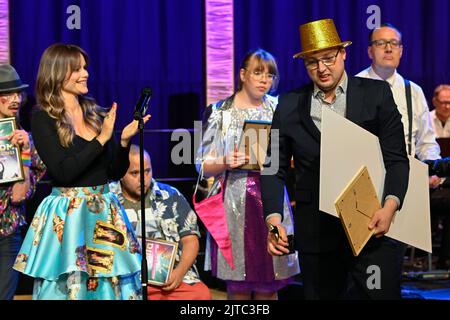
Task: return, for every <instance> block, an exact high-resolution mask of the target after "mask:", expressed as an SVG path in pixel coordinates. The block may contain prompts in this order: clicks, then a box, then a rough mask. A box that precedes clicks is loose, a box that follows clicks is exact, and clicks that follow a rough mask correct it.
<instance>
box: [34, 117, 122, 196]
mask: <svg viewBox="0 0 450 320" xmlns="http://www.w3.org/2000/svg"><path fill="white" fill-rule="evenodd" d="M31 132H32V134H33V140H34V143H35V146H36V149H37V151H38V154H39V156H40V157H41V159H42V160H43V161H44V163H45V165H46V166H47V173H48V175H49V177H50V179H52V180H53V185H54V186H55V187H88V186H98V185H102V184H105V183H107V182H108V180H119V179H120V178H122V177H123V176H124V175H125V173H126V172H127V170H128V167H129V165H130V162H129V158H128V153H129V150H130V147H129V146H128V147H127V148H123V147H122V146H121V145H118V144H117V142H116V141H115V139H114V136H113V137H112V138H111V139H110V140H109V141H108V142H107V143H106V144H105V145H104V146H102V145H101V144H100V142H98V141H97V139H95V138H94V139H93V140H91V141H88V140H85V139H83V138H82V137H80V136H77V135H75V137H74V139H73V143H72V144H71V145H70V146H69V147H68V148H64V147H63V146H62V145H61V143H60V141H59V138H58V133H57V131H56V120H55V119H53V118H51V117H50V116H49V115H48V114H47V112H45V111H44V110H39V111H37V112H35V113H34V114H33V117H32V119H31Z"/></svg>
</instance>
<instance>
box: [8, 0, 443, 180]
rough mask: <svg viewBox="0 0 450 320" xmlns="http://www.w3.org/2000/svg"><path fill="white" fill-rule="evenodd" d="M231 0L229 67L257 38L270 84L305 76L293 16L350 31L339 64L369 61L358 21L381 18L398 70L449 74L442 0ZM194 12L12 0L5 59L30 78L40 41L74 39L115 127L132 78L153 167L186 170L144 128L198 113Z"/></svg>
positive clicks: (200, 4)
mask: <svg viewBox="0 0 450 320" xmlns="http://www.w3.org/2000/svg"><path fill="white" fill-rule="evenodd" d="M205 1H206V0H205ZM230 2H233V1H232V0H230ZM233 3H234V44H235V48H234V56H235V73H237V71H238V68H239V64H240V61H241V59H242V57H243V56H244V54H245V52H246V51H247V50H249V49H252V48H255V47H262V48H264V49H266V50H268V51H270V52H272V53H273V54H274V55H275V57H276V58H277V60H278V64H279V68H280V73H281V81H280V86H279V92H283V91H286V90H289V89H292V88H295V87H297V86H299V85H301V84H303V83H305V82H306V81H307V75H306V72H305V69H304V67H303V62H302V60H295V59H292V55H293V54H294V53H296V52H298V51H299V49H300V43H299V32H298V26H299V25H300V24H302V23H306V22H310V21H312V20H316V19H322V18H333V19H334V21H335V23H336V26H337V29H338V31H339V33H340V35H341V37H342V40H351V41H353V44H352V45H351V46H350V47H348V49H347V70H348V72H349V74H356V73H357V72H359V71H360V70H362V69H364V68H366V67H367V66H368V65H369V63H370V62H369V59H368V57H367V44H368V33H369V28H368V26H370V24H373V23H376V22H377V21H378V22H384V21H388V22H391V23H393V24H395V25H397V26H398V28H400V29H401V30H402V31H403V41H404V53H403V58H402V62H401V66H400V68H399V71H400V73H401V74H403V75H404V76H405V77H406V78H409V79H411V80H413V81H414V82H416V83H418V84H419V85H421V86H422V87H423V89H424V92H425V94H426V96H427V98H428V100H430V98H431V94H432V91H433V89H434V87H435V86H436V85H437V84H439V83H442V82H447V83H448V82H450V79H449V75H448V74H449V70H450V55H449V54H448V52H449V49H450V48H449V46H450V44H449V41H450V40H449V38H450V37H449V30H450V20H449V19H448V15H449V12H450V1H448V0H397V1H392V0H339V1H333V0H315V1H309V0H308V1H301V0H234V2H233ZM77 8H78V9H79V10H80V12H79V13H78V12H77ZM77 14H78V15H77ZM225 16H226V15H225ZM77 17H79V19H78V20H77ZM204 21H205V20H204V1H202V0H190V1H184V0H127V1H125V0H123V1H119V0H95V1H92V0H39V1H35V0H14V1H10V34H11V37H10V41H11V60H12V63H13V64H14V66H15V67H16V68H17V70H18V71H19V73H20V74H21V76H22V78H23V80H24V81H26V82H27V83H30V84H31V87H30V88H33V87H34V79H35V78H36V73H37V67H38V61H39V58H40V56H41V54H42V52H43V50H44V49H45V48H46V47H47V46H48V45H50V44H52V43H54V42H67V43H75V44H79V45H81V46H82V47H83V48H84V49H86V51H87V52H88V53H89V55H90V57H91V64H90V66H89V72H90V80H89V88H90V93H91V94H92V96H94V97H95V98H96V99H97V100H98V102H99V104H101V105H102V106H105V107H109V106H110V104H111V102H112V101H117V102H118V103H119V111H118V112H119V117H118V123H117V127H118V128H122V127H123V126H124V125H125V124H126V122H127V121H129V120H130V118H131V115H132V108H133V106H134V104H135V102H136V100H137V99H138V97H139V93H140V90H141V88H142V87H144V86H151V87H152V88H153V92H154V94H153V98H152V100H151V106H150V110H149V111H150V113H151V114H152V115H153V117H152V119H151V122H150V123H149V124H148V125H147V129H148V130H149V131H148V132H147V134H146V147H147V148H148V149H149V150H150V152H151V153H152V154H153V165H154V167H155V174H156V176H157V177H180V176H186V177H189V176H191V177H193V176H194V175H195V172H194V171H193V170H191V169H189V168H190V167H188V166H181V167H180V166H175V165H173V164H171V163H170V148H171V146H172V145H173V143H170V130H169V131H163V132H160V131H158V132H157V133H156V132H154V131H152V130H155V129H170V128H177V127H185V128H192V121H193V120H194V119H200V117H201V113H202V112H203V109H204V106H205V104H206V102H205V100H206V98H205V94H204V92H205V78H204V72H205V68H204V65H205V63H206V62H205V49H204V46H205V42H204V37H205V31H204V30H205V27H204V24H205V23H204ZM71 28H74V29H71ZM224 72H225V71H224ZM234 78H235V79H236V75H235V76H234ZM30 93H32V90H30Z"/></svg>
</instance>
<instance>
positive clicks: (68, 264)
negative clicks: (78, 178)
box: [14, 185, 141, 300]
mask: <svg viewBox="0 0 450 320" xmlns="http://www.w3.org/2000/svg"><path fill="white" fill-rule="evenodd" d="M140 250H141V249H140V246H139V243H138V241H137V238H136V235H135V234H134V232H133V231H132V228H131V225H130V223H129V221H128V218H127V216H126V214H125V211H124V210H123V208H122V206H121V205H120V203H119V201H118V199H117V198H116V196H115V195H114V194H112V193H111V192H110V191H109V188H108V185H101V186H96V187H77V188H53V189H52V193H51V194H50V195H49V196H48V197H46V198H45V199H44V200H43V201H42V203H41V204H40V206H39V207H38V209H37V211H36V214H35V216H34V218H33V221H32V223H31V225H30V228H29V229H28V232H27V235H26V237H25V240H24V242H23V244H22V247H21V249H20V251H19V254H18V256H17V258H16V261H15V263H14V269H16V270H18V271H20V272H23V273H24V274H26V275H29V276H31V277H34V278H36V279H35V283H34V292H33V299H74V300H128V299H141V284H140V280H139V277H140V270H141V255H140Z"/></svg>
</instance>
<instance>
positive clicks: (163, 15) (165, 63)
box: [10, 0, 204, 177]
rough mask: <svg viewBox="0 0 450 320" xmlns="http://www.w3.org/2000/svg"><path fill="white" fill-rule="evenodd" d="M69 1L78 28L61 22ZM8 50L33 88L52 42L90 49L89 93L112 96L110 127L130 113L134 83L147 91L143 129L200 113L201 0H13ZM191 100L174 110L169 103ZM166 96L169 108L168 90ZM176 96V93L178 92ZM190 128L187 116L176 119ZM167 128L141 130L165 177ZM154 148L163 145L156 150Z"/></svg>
mask: <svg viewBox="0 0 450 320" xmlns="http://www.w3.org/2000/svg"><path fill="white" fill-rule="evenodd" d="M70 5H78V6H79V7H80V9H81V29H80V30H69V29H68V28H67V26H66V21H67V19H68V18H69V17H70V16H71V14H70V13H69V14H68V13H67V12H66V11H67V8H68V7H69V6H70ZM10 16H11V19H10V23H11V57H12V63H13V64H14V66H15V67H16V69H17V70H18V72H19V74H20V75H21V77H22V79H23V80H24V81H25V82H26V83H29V84H30V85H31V86H30V93H31V94H33V90H34V83H35V79H36V75H37V70H38V65H39V59H40V57H41V55H42V52H43V51H44V50H45V48H47V47H48V46H49V45H51V44H53V43H55V42H64V43H73V44H77V45H80V46H81V47H82V48H83V49H85V50H86V51H87V53H88V54H89V56H90V65H89V68H88V71H89V73H90V79H89V89H90V92H89V94H90V95H91V96H93V97H94V98H96V99H97V102H98V103H99V104H100V105H101V106H103V107H108V108H109V107H110V106H111V103H112V102H113V101H116V102H117V103H118V117H117V122H116V129H121V128H123V127H124V126H125V125H126V124H127V123H128V122H129V121H130V120H131V119H132V114H133V107H134V104H135V103H136V101H137V100H138V98H139V95H140V91H141V88H143V87H144V86H150V87H152V89H153V97H152V100H151V102H150V108H149V111H148V112H149V113H151V114H152V119H151V120H150V123H149V124H148V125H147V126H146V128H147V129H165V128H169V127H173V124H174V123H175V124H179V123H180V122H179V121H178V122H176V121H175V122H174V119H175V117H177V116H178V117H183V112H184V114H194V115H195V117H194V118H196V119H198V118H200V116H201V112H202V110H203V106H202V103H203V101H204V92H203V91H204V81H203V56H204V54H203V42H204V41H203V2H202V1H201V0H189V1H184V0H151V1H148V0H126V1H125V0H95V1H93V0H39V1H35V0H13V1H10ZM183 95H187V96H188V97H190V96H194V97H195V98H194V99H192V98H190V99H189V100H188V101H197V100H198V101H199V103H198V104H197V105H192V109H191V110H189V109H188V108H190V106H186V107H185V109H187V110H177V105H176V104H177V103H179V102H180V101H181V102H183V100H182V99H183ZM173 96H175V97H181V98H178V99H175V100H174V103H172V105H171V106H170V108H171V109H170V108H169V100H170V99H171V97H173ZM180 99H181V100H180ZM184 126H185V127H187V128H191V127H192V126H193V124H192V123H186V124H184ZM169 141H170V134H150V135H146V147H147V149H148V150H149V151H150V152H151V153H152V154H153V157H152V159H153V165H154V167H155V168H154V169H155V172H157V175H158V176H159V177H161V176H162V177H166V176H167V174H169V172H168V171H167V168H168V164H169V161H170V152H168V151H167V150H168V149H169ZM162 150H164V151H163V152H162Z"/></svg>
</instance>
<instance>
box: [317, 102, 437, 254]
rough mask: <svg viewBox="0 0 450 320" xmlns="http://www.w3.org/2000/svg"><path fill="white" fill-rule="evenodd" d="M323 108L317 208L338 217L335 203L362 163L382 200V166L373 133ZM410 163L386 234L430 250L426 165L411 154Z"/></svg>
mask: <svg viewBox="0 0 450 320" xmlns="http://www.w3.org/2000/svg"><path fill="white" fill-rule="evenodd" d="M322 110H323V112H322V129H321V133H322V134H321V150H320V151H321V154H320V194H319V209H320V210H321V211H323V212H326V213H328V214H331V215H333V216H335V217H338V214H337V212H336V208H335V205H334V203H335V201H336V199H337V198H338V197H339V195H340V194H341V192H342V190H343V189H344V188H345V187H346V186H347V184H348V183H349V181H350V180H351V179H352V178H353V177H354V176H355V174H356V173H357V172H358V170H359V169H360V168H361V167H362V166H363V165H365V166H367V168H368V170H369V174H370V176H371V178H372V181H373V183H374V185H375V189H376V191H377V195H378V197H379V199H382V196H383V186H384V175H385V169H384V163H383V157H382V153H381V149H380V145H379V142H378V138H377V137H376V136H375V135H373V134H371V133H370V132H368V131H366V130H364V129H363V128H361V127H359V126H358V125H356V124H354V123H353V122H351V121H349V120H347V119H345V118H343V117H341V116H340V115H338V114H337V113H335V112H334V111H332V110H329V109H327V108H322ZM409 164H410V173H409V186H408V191H407V193H406V196H405V199H404V203H403V207H402V210H401V211H399V212H397V214H396V216H395V219H394V221H393V223H392V225H391V228H390V230H389V232H388V233H387V236H389V237H391V238H393V239H396V240H399V241H401V242H404V243H406V244H409V245H411V246H414V247H416V248H419V249H422V250H424V251H427V252H431V248H432V245H431V226H430V201H429V189H428V167H427V165H426V164H424V163H422V162H421V161H418V160H416V159H414V158H412V157H409Z"/></svg>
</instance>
